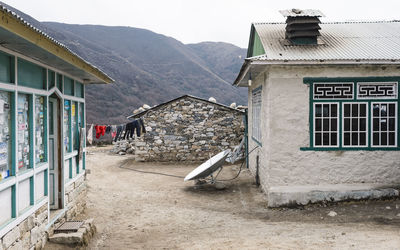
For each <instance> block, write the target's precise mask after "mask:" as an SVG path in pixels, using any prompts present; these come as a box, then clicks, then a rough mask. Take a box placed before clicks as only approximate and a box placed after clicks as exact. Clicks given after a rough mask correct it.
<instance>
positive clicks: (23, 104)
mask: <svg viewBox="0 0 400 250" xmlns="http://www.w3.org/2000/svg"><path fill="white" fill-rule="evenodd" d="M17 101H18V106H17V107H18V109H17V112H18V125H17V130H18V133H17V135H18V168H19V171H23V170H26V169H28V168H29V155H30V153H29V152H30V149H29V136H30V135H29V126H28V124H29V96H28V95H26V94H19V95H18V100H17Z"/></svg>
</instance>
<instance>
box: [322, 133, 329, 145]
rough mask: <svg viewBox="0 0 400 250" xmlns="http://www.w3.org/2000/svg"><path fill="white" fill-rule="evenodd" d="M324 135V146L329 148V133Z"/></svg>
mask: <svg viewBox="0 0 400 250" xmlns="http://www.w3.org/2000/svg"><path fill="white" fill-rule="evenodd" d="M323 135H324V136H323V138H322V141H323V145H324V146H329V133H324V134H323Z"/></svg>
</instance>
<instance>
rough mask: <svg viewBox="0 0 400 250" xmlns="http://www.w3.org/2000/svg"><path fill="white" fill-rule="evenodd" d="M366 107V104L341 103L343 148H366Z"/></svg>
mask: <svg viewBox="0 0 400 250" xmlns="http://www.w3.org/2000/svg"><path fill="white" fill-rule="evenodd" d="M367 106H368V104H367V103H343V132H342V138H343V146H344V147H365V146H368V144H367V137H368V120H367V117H368V114H367Z"/></svg>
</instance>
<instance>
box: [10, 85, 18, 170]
mask: <svg viewBox="0 0 400 250" xmlns="http://www.w3.org/2000/svg"><path fill="white" fill-rule="evenodd" d="M16 102H17V97H16V94H15V92H12V93H11V127H12V128H17V121H16V117H17V114H16V110H17V103H16ZM16 149H17V129H12V130H11V175H12V176H15V174H16V169H17V152H16Z"/></svg>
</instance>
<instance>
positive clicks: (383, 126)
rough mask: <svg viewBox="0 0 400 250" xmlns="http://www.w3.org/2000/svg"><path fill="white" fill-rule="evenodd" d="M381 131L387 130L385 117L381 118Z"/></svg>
mask: <svg viewBox="0 0 400 250" xmlns="http://www.w3.org/2000/svg"><path fill="white" fill-rule="evenodd" d="M381 131H387V119H381Z"/></svg>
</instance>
